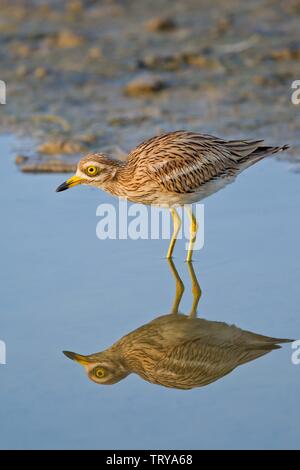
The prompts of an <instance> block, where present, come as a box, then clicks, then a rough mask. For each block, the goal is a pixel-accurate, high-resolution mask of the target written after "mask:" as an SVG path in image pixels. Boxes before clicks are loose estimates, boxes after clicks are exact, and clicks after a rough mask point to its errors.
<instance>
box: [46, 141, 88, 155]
mask: <svg viewBox="0 0 300 470" xmlns="http://www.w3.org/2000/svg"><path fill="white" fill-rule="evenodd" d="M86 149H87V147H86V145H84V143H83V142H80V141H76V140H63V139H57V140H51V141H49V142H45V143H44V144H41V145H40V146H39V147H38V152H39V153H44V154H47V155H55V154H72V153H80V152H84V151H85V150H86Z"/></svg>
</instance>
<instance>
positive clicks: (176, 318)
mask: <svg viewBox="0 0 300 470" xmlns="http://www.w3.org/2000/svg"><path fill="white" fill-rule="evenodd" d="M169 263H170V267H171V270H172V273H173V275H174V277H175V280H176V295H175V300H174V302H173V306H172V311H171V313H170V314H168V315H164V316H161V317H158V318H156V319H155V320H152V321H151V322H149V323H147V324H146V325H143V326H141V327H140V328H138V329H136V330H134V331H132V332H131V333H129V334H127V335H126V336H124V337H123V338H121V339H120V340H119V341H117V342H116V343H115V344H113V345H112V346H111V347H110V348H108V349H106V350H105V351H102V352H97V353H94V354H91V355H88V356H83V355H81V354H77V353H74V352H70V351H64V354H65V355H66V356H67V357H69V358H70V359H72V360H74V361H76V362H78V363H79V364H81V365H83V366H84V368H85V370H86V372H87V375H88V377H89V378H90V379H91V380H92V381H93V382H96V383H97V384H114V383H116V382H119V381H120V380H122V379H124V378H125V377H127V376H128V375H129V374H131V373H135V374H137V375H139V376H140V377H141V378H142V379H144V380H146V381H148V382H151V383H154V384H159V385H163V386H165V387H171V388H178V389H191V388H194V387H201V386H204V385H208V384H210V383H211V382H214V381H216V380H218V379H220V378H221V377H224V376H225V375H227V374H229V373H230V372H231V371H233V370H234V369H235V368H236V367H238V366H240V365H242V364H245V363H247V362H250V361H253V360H255V359H257V358H259V357H261V356H263V355H265V354H267V353H269V352H270V351H272V350H273V349H278V348H280V346H279V343H285V342H289V341H291V340H289V339H279V338H269V337H268V336H262V335H259V334H256V333H252V332H250V331H245V330H242V329H241V328H237V327H236V326H234V325H227V324H226V323H223V322H217V321H209V320H205V319H202V318H197V316H196V309H197V305H198V302H199V299H200V295H201V290H200V286H199V283H198V281H197V278H196V276H195V272H194V269H193V266H192V264H191V263H188V269H189V272H190V277H191V281H192V291H193V298H194V300H193V305H192V308H191V312H190V314H189V316H186V315H183V314H180V313H179V304H180V301H181V298H182V295H183V291H184V285H183V283H182V280H181V279H180V277H179V275H178V272H177V270H176V268H175V266H174V264H173V262H172V261H171V260H170V261H169Z"/></svg>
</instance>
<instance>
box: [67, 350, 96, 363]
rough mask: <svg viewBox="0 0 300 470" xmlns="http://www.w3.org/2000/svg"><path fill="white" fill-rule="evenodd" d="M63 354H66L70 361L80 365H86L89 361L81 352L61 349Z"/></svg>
mask: <svg viewBox="0 0 300 470" xmlns="http://www.w3.org/2000/svg"><path fill="white" fill-rule="evenodd" d="M63 353H64V355H65V356H67V357H68V358H69V359H72V361H76V362H79V364H81V365H82V366H87V365H88V364H90V361H89V360H88V358H87V357H86V356H82V355H81V354H77V353H74V352H72V351H63Z"/></svg>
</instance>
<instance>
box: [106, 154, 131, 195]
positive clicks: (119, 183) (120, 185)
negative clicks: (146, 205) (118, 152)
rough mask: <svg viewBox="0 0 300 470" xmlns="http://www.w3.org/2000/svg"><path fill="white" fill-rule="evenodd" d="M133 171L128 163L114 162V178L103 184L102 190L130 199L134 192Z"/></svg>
mask: <svg viewBox="0 0 300 470" xmlns="http://www.w3.org/2000/svg"><path fill="white" fill-rule="evenodd" d="M132 180H133V170H132V168H131V167H130V166H129V165H128V163H127V162H120V161H112V177H111V178H108V179H107V180H106V181H104V182H103V183H102V185H101V186H102V189H103V190H104V191H107V192H109V193H110V194H112V195H114V196H117V197H121V198H123V197H126V198H127V197H128V196H130V193H131V191H132V190H134V188H133V185H132Z"/></svg>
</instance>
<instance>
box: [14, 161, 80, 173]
mask: <svg viewBox="0 0 300 470" xmlns="http://www.w3.org/2000/svg"><path fill="white" fill-rule="evenodd" d="M76 166H77V165H76V164H74V163H65V162H62V161H58V160H48V161H46V162H39V161H34V162H32V163H25V164H23V165H21V166H20V169H21V171H22V172H23V173H74V172H75V171H76Z"/></svg>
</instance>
